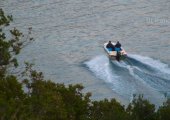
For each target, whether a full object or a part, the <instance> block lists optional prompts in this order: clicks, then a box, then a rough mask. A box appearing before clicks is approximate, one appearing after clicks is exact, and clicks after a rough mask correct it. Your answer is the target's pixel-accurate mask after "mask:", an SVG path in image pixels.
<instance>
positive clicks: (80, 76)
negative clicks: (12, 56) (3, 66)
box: [0, 0, 170, 104]
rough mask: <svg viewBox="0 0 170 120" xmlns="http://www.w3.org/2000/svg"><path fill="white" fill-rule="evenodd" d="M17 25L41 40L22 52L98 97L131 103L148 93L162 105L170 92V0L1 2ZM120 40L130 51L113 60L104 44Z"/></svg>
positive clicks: (54, 75) (52, 75)
mask: <svg viewBox="0 0 170 120" xmlns="http://www.w3.org/2000/svg"><path fill="white" fill-rule="evenodd" d="M0 7H1V8H3V9H4V10H5V12H6V13H7V14H12V15H13V19H14V21H13V22H12V23H11V27H17V28H18V29H20V30H22V31H23V32H24V33H26V31H27V28H28V27H32V28H33V30H32V36H33V37H34V39H35V41H34V42H33V43H31V44H29V45H28V46H26V47H25V48H24V49H23V50H22V52H21V54H20V55H19V56H18V59H19V61H20V63H21V64H20V68H23V67H24V61H29V62H31V63H34V64H35V68H36V69H37V70H39V71H42V72H43V73H44V75H45V78H47V79H51V80H53V81H55V82H59V83H65V84H76V83H80V84H83V85H84V86H85V89H84V92H92V94H93V96H92V99H95V100H100V99H103V98H116V99H117V100H119V101H121V102H122V103H124V104H127V103H129V102H130V101H131V100H132V99H133V97H134V95H135V94H144V96H145V97H146V98H148V99H149V100H150V101H152V102H153V103H155V104H161V103H162V102H163V101H164V100H165V99H166V97H165V95H166V96H167V95H168V94H169V92H170V82H169V81H170V67H169V65H170V56H169V53H170V48H169V46H170V1H169V0H161V1H160V0H149V1H148V0H138V1H136V0H1V1H0ZM109 40H111V41H115V42H116V41H120V43H121V44H122V46H123V47H124V49H125V50H126V51H127V53H128V59H127V60H126V61H123V62H120V63H119V62H116V61H110V60H109V59H108V57H107V56H106V53H105V52H104V50H103V43H105V42H107V41H109Z"/></svg>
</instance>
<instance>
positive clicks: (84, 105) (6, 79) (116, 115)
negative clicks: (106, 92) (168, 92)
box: [0, 9, 170, 120]
mask: <svg viewBox="0 0 170 120" xmlns="http://www.w3.org/2000/svg"><path fill="white" fill-rule="evenodd" d="M11 21H12V16H6V15H5V14H4V12H3V10H2V9H0V119H1V120H169V118H170V101H169V100H168V101H167V102H166V103H164V105H163V106H161V107H160V108H159V109H158V110H156V109H155V105H153V104H151V103H150V102H149V101H148V100H145V99H143V97H142V96H139V97H138V98H135V99H134V100H133V101H132V102H131V103H130V104H129V105H128V107H127V108H125V107H124V106H123V105H121V104H120V103H119V102H117V101H116V100H115V99H111V100H108V99H104V100H100V101H92V100H91V99H90V96H91V93H83V92H82V90H83V88H84V87H83V86H82V85H80V84H76V85H68V86H65V85H64V84H59V83H54V82H52V81H50V80H45V79H44V77H43V73H42V72H37V71H36V70H34V69H32V64H29V63H25V65H26V67H25V71H24V72H23V73H22V80H20V79H18V78H17V76H15V75H10V74H9V73H7V72H6V71H7V68H8V67H9V66H15V67H17V66H18V63H17V60H16V58H15V55H16V54H19V52H20V50H21V49H22V47H24V45H26V43H27V42H28V41H30V40H33V39H32V38H29V37H28V36H27V37H26V39H25V40H23V34H22V33H21V32H20V31H19V30H18V29H16V28H13V29H12V30H10V31H9V33H10V34H11V36H12V37H11V38H7V37H6V34H5V32H4V31H3V29H4V27H6V26H8V25H9V24H10V22H11ZM30 30H31V28H29V34H30ZM19 81H22V82H19Z"/></svg>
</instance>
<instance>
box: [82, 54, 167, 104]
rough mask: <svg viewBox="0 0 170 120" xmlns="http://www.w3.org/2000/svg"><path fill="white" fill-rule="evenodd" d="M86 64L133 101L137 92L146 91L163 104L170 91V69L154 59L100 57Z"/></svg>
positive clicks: (120, 93)
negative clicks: (110, 58)
mask: <svg viewBox="0 0 170 120" xmlns="http://www.w3.org/2000/svg"><path fill="white" fill-rule="evenodd" d="M85 64H86V66H87V67H88V68H89V70H90V71H92V72H93V74H94V75H95V76H97V77H98V78H100V79H102V80H104V81H105V82H107V83H109V84H110V85H112V90H113V91H114V92H116V93H117V94H119V95H120V96H122V99H126V100H128V101H131V100H132V99H133V94H143V95H144V96H145V97H146V98H147V99H150V100H151V102H153V103H155V104H158V105H159V104H161V103H162V102H163V101H164V100H165V97H164V95H165V94H166V96H167V95H168V94H169V93H170V79H169V78H170V73H169V71H170V68H169V67H168V65H166V64H164V63H161V62H160V61H157V60H154V59H152V58H149V57H143V56H139V55H130V56H128V57H127V59H126V60H125V61H120V62H117V61H112V60H109V59H108V58H107V56H97V57H95V58H94V59H92V60H89V61H87V62H85ZM154 64H156V65H157V66H155V65H154ZM165 71H166V73H165ZM158 73H159V74H158ZM164 75H166V76H164ZM167 76H169V77H167Z"/></svg>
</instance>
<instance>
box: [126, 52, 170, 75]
mask: <svg viewBox="0 0 170 120" xmlns="http://www.w3.org/2000/svg"><path fill="white" fill-rule="evenodd" d="M128 56H129V57H131V58H133V59H136V60H138V61H140V62H141V63H144V64H146V65H148V66H150V67H152V68H154V69H156V70H158V71H161V72H163V73H166V74H170V68H169V66H168V65H167V64H165V63H162V62H161V61H159V60H154V59H152V58H150V57H146V56H140V55H132V54H131V55H128Z"/></svg>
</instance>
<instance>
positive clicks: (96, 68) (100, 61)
mask: <svg viewBox="0 0 170 120" xmlns="http://www.w3.org/2000/svg"><path fill="white" fill-rule="evenodd" d="M85 64H86V65H87V66H88V67H89V69H90V70H91V71H92V72H94V73H95V75H96V76H97V77H99V78H100V79H103V80H105V81H106V82H109V83H111V82H113V81H112V80H113V79H118V76H116V74H114V73H113V71H112V70H111V68H110V65H109V59H108V58H107V57H106V56H97V57H95V58H94V59H92V60H90V61H88V62H85Z"/></svg>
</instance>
